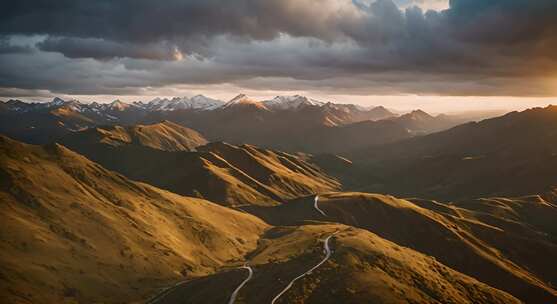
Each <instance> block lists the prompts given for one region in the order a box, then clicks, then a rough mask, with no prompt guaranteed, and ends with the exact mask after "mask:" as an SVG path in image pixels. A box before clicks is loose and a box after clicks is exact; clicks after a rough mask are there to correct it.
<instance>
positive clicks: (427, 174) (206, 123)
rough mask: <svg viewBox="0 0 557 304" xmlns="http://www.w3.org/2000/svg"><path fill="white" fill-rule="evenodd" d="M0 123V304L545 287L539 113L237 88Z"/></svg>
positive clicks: (394, 295)
mask: <svg viewBox="0 0 557 304" xmlns="http://www.w3.org/2000/svg"><path fill="white" fill-rule="evenodd" d="M0 118H1V120H0V133H1V134H0V156H1V157H0V199H1V201H2V204H1V206H0V208H1V210H0V217H1V218H0V222H1V223H2V229H0V263H1V264H2V266H3V267H2V268H1V269H0V282H1V284H0V296H1V298H2V301H6V302H8V303H39V304H40V303H157V304H161V303H168V304H173V303H183V302H184V301H186V302H188V303H223V302H228V303H276V304H280V303H370V302H371V303H553V302H555V301H556V300H557V289H556V287H555V286H557V270H556V269H555V267H553V264H554V260H555V257H556V256H557V225H556V221H555V219H556V218H557V178H556V176H557V175H555V174H554V172H555V170H556V169H557V150H556V147H557V108H556V107H555V106H548V107H545V108H533V109H529V110H526V111H522V112H511V113H508V114H505V115H502V116H499V117H494V118H490V119H485V120H480V121H477V122H475V121H474V122H464V123H463V121H462V120H461V118H459V117H455V116H450V115H443V114H441V115H437V116H432V115H429V114H428V113H425V112H424V111H421V110H415V111H412V112H409V113H406V114H402V115H396V114H393V113H391V112H389V111H388V110H386V109H385V108H383V107H375V108H371V109H368V108H362V107H360V106H356V105H346V104H334V103H327V102H321V101H317V100H313V99H310V98H307V97H303V96H278V97H276V98H273V99H271V100H264V101H258V100H254V99H252V98H249V97H248V96H245V95H238V96H237V97H235V98H233V99H232V100H230V101H228V102H220V101H218V100H213V99H210V98H206V97H203V96H196V97H193V98H173V99H155V100H153V101H150V102H147V103H142V102H135V103H124V102H121V101H115V102H113V103H111V104H98V103H91V104H83V103H81V102H79V101H75V100H69V101H64V100H61V99H55V100H53V101H52V102H50V103H35V104H31V103H25V102H21V101H14V100H11V101H8V102H6V103H0ZM30 143H34V144H30ZM37 143H40V144H41V145H37Z"/></svg>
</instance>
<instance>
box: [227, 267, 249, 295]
mask: <svg viewBox="0 0 557 304" xmlns="http://www.w3.org/2000/svg"><path fill="white" fill-rule="evenodd" d="M241 268H243V269H247V270H248V277H247V278H246V279H245V280H244V281H243V282H242V283H240V285H238V287H236V289H235V290H234V292H233V293H232V295H231V296H230V300H229V301H228V304H234V301H236V297H237V296H238V292H240V289H242V287H244V285H246V283H247V282H248V281H249V280H251V277H252V276H253V269H251V267H249V265H248V264H246V265H244V266H242V267H241Z"/></svg>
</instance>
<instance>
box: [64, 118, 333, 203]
mask: <svg viewBox="0 0 557 304" xmlns="http://www.w3.org/2000/svg"><path fill="white" fill-rule="evenodd" d="M134 128H138V127H132V129H134ZM120 129H122V128H120ZM91 132H93V131H89V130H87V131H82V132H77V133H74V134H72V135H71V136H68V137H65V138H64V139H62V140H61V142H62V143H63V144H64V145H65V146H67V147H69V148H70V149H72V150H74V151H77V152H79V153H81V154H83V155H85V156H86V157H88V158H90V159H91V160H93V161H96V162H98V163H100V164H102V165H103V166H105V167H107V168H109V169H111V170H115V171H118V172H120V173H122V174H124V175H125V176H127V177H129V178H132V179H134V180H139V181H143V182H147V183H150V184H152V185H155V186H157V187H161V188H163V189H167V190H169V191H173V192H175V193H178V194H182V195H187V196H195V197H200V198H205V199H208V200H211V201H213V202H217V203H219V204H222V205H226V206H236V205H243V204H258V205H261V204H263V205H268V204H271V205H272V204H277V203H278V202H281V201H285V200H288V199H292V198H295V197H299V196H303V195H310V194H313V193H317V192H322V191H332V190H338V189H340V184H339V183H338V182H337V181H336V180H335V179H333V178H332V177H330V176H328V175H326V174H325V173H323V171H322V170H321V169H320V168H319V167H317V166H316V165H314V164H311V163H309V162H307V161H305V160H304V159H303V158H301V157H298V156H296V155H293V154H288V153H284V152H279V151H272V150H266V149H261V148H257V147H255V146H251V145H242V146H234V145H230V144H226V143H222V142H218V143H210V144H207V145H204V146H199V147H197V148H196V150H197V151H196V152H186V151H178V152H169V151H162V150H160V149H153V148H151V147H149V146H146V145H120V144H118V145H115V144H113V142H112V141H106V140H104V141H103V140H98V138H96V137H91V136H90V133H91ZM151 141H154V142H158V141H160V140H159V139H156V140H155V139H153V138H151ZM118 143H119V142H118Z"/></svg>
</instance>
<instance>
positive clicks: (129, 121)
mask: <svg viewBox="0 0 557 304" xmlns="http://www.w3.org/2000/svg"><path fill="white" fill-rule="evenodd" d="M0 119H1V122H0V132H1V133H3V134H6V135H8V136H11V137H12V138H15V139H19V140H22V141H24V142H27V143H34V144H44V143H48V142H52V141H55V140H58V139H60V138H61V137H63V136H64V135H67V134H69V133H72V132H75V131H79V130H81V129H84V128H93V127H96V126H105V125H136V124H152V123H158V122H160V121H163V120H168V121H171V122H174V123H177V124H180V125H182V126H184V127H188V128H192V129H194V130H196V131H198V132H200V133H201V134H202V135H203V136H205V137H206V138H207V139H208V140H209V141H226V142H230V143H233V144H245V143H247V144H253V145H257V146H262V147H268V148H274V149H280V150H286V151H291V152H297V151H305V152H331V153H340V152H345V151H349V150H353V149H356V148H363V147H366V146H371V145H377V144H383V143H387V142H391V141H396V140H399V139H403V138H407V137H411V136H415V135H420V134H427V133H431V132H434V131H438V130H442V129H446V128H449V127H451V126H454V125H457V124H458V123H461V122H463V120H462V118H458V117H449V116H446V115H439V116H435V117H434V116H431V115H429V114H427V113H425V112H423V111H418V110H417V111H413V112H411V113H408V114H405V115H402V116H397V115H396V114H394V113H392V112H391V111H389V110H387V109H386V108H384V107H382V106H378V107H374V108H364V107H361V106H357V105H351V104H337V103H331V102H327V103H326V102H320V101H317V100H313V99H310V98H307V97H304V96H299V95H294V96H277V97H275V98H273V99H270V100H265V101H257V100H255V99H252V98H249V97H248V96H246V95H244V94H240V95H238V96H236V97H235V98H233V99H231V100H230V101H228V102H226V103H225V102H222V101H219V100H215V99H211V98H208V97H205V96H202V95H197V96H194V97H192V98H187V97H184V98H172V99H161V98H156V99H154V100H152V101H150V102H147V103H143V102H134V103H124V102H121V101H119V100H116V101H114V102H112V103H109V104H100V103H96V102H93V103H88V104H85V103H81V102H79V101H77V100H69V101H64V100H62V99H60V98H54V100H52V101H51V102H48V103H25V102H22V101H19V100H9V101H7V102H5V103H2V106H1V107H0ZM347 139H350V140H347Z"/></svg>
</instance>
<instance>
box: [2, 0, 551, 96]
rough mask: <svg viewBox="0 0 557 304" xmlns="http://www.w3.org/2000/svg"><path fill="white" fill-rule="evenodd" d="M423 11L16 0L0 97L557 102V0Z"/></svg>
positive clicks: (8, 19)
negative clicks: (300, 96)
mask: <svg viewBox="0 0 557 304" xmlns="http://www.w3.org/2000/svg"><path fill="white" fill-rule="evenodd" d="M423 2H427V3H426V4H427V5H429V6H427V5H426V7H439V6H440V5H441V3H440V2H442V1H439V0H421V1H417V0H398V1H397V2H396V3H395V2H393V1H392V0H353V1H349V0H236V1H218V0H169V1H150V0H120V1H108V0H104V1H103V0H99V1H85V0H62V1H56V2H54V3H53V2H52V1H40V0H34V1H31V0H20V1H13V2H12V3H11V4H8V5H5V8H4V9H3V10H2V11H1V12H0V37H1V38H0V66H1V67H2V68H1V69H0V88H4V90H12V91H13V89H18V90H50V91H55V92H63V93H68V94H140V93H141V91H142V90H144V89H145V88H148V87H149V88H152V87H165V86H173V85H182V84H200V85H202V84H217V83H233V84H236V85H238V86H242V87H247V88H251V89H258V88H260V89H266V88H270V87H272V88H274V89H279V90H280V89H285V90H296V89H300V90H302V89H303V90H308V89H309V90H321V91H327V90H330V91H338V90H341V91H345V92H347V93H349V92H358V93H363V94H406V93H417V94H440V95H517V96H555V95H557V83H556V82H557V81H556V77H557V52H555V50H556V49H557V18H555V16H554V15H555V14H554V12H556V11H557V1H554V0H536V1H531V0H451V1H450V2H449V5H448V8H447V9H446V10H442V11H434V10H428V11H424V10H422V9H421V8H419V7H417V6H414V5H416V4H418V5H419V4H420V3H423ZM37 37H39V38H37ZM22 41H23V42H22ZM25 41H27V43H24V42H25ZM30 41H31V42H30ZM0 90H1V89H0ZM1 93H2V92H1V91H0V95H2V94H1Z"/></svg>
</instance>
